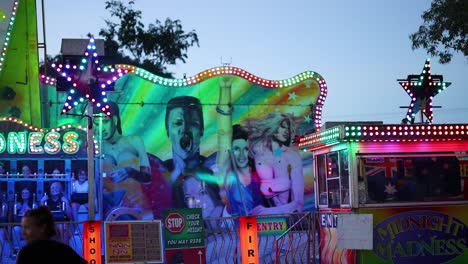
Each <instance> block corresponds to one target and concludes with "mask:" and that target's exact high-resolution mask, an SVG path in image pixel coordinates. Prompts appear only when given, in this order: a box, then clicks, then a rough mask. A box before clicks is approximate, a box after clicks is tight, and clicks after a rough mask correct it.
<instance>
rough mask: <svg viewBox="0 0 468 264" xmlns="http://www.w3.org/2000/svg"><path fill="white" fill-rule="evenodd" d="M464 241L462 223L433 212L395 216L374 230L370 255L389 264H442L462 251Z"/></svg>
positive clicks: (465, 233) (467, 235)
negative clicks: (372, 247)
mask: <svg viewBox="0 0 468 264" xmlns="http://www.w3.org/2000/svg"><path fill="white" fill-rule="evenodd" d="M467 240H468V228H467V225H466V224H465V223H463V221H461V220H460V219H458V218H456V217H453V216H451V215H448V214H445V213H442V212H436V211H425V210H424V211H409V212H404V213H400V214H396V215H393V216H391V217H389V218H387V219H385V220H383V221H381V222H380V223H378V224H376V226H375V227H374V253H375V254H376V255H377V256H379V257H380V258H381V259H383V260H384V261H392V262H393V263H416V262H417V263H425V262H426V263H445V262H448V261H450V260H453V259H455V258H457V257H459V256H461V255H463V254H464V253H465V252H466V250H467V245H468V241H467Z"/></svg>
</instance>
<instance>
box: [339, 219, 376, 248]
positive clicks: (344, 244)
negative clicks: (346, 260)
mask: <svg viewBox="0 0 468 264" xmlns="http://www.w3.org/2000/svg"><path fill="white" fill-rule="evenodd" d="M372 220H373V218H372V214H339V215H338V223H337V229H338V230H337V236H338V238H337V247H338V248H340V249H372V241H373V230H372Z"/></svg>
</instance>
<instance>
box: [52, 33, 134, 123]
mask: <svg viewBox="0 0 468 264" xmlns="http://www.w3.org/2000/svg"><path fill="white" fill-rule="evenodd" d="M52 67H53V68H55V69H56V70H57V72H58V74H59V77H57V88H62V89H67V90H68V95H67V99H66V101H65V104H64V106H63V108H62V114H65V113H67V112H68V111H70V110H71V109H72V108H73V107H75V106H77V105H78V104H80V103H82V102H84V101H87V100H88V101H90V102H91V103H92V104H93V105H94V106H96V107H97V108H99V109H100V110H101V111H102V112H104V113H105V114H107V115H110V112H109V106H108V104H107V92H109V91H113V90H114V84H115V81H116V80H117V79H118V78H120V77H122V76H123V75H124V74H125V73H127V72H128V70H125V69H117V70H116V69H114V68H111V67H102V66H99V60H98V54H97V52H96V44H95V42H94V38H93V37H91V38H90V39H89V42H88V45H87V47H86V51H85V52H84V57H83V58H82V59H81V61H80V65H78V66H77V65H69V64H66V65H63V64H58V65H56V64H52Z"/></svg>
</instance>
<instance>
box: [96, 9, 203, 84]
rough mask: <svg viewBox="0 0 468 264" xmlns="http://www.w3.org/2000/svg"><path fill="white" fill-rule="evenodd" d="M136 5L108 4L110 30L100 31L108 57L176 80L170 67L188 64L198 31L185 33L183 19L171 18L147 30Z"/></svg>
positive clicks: (108, 28)
mask: <svg viewBox="0 0 468 264" xmlns="http://www.w3.org/2000/svg"><path fill="white" fill-rule="evenodd" d="M134 3H135V2H134V1H129V2H128V5H125V4H124V3H122V1H120V0H111V1H106V10H109V12H110V14H111V19H108V20H105V22H106V24H107V28H106V29H101V30H100V32H99V35H100V36H101V37H103V38H104V41H105V50H106V57H107V56H109V57H112V58H113V61H114V62H115V63H126V64H132V65H135V66H138V67H141V68H143V69H145V70H147V71H149V72H152V73H154V74H157V75H159V76H164V77H172V74H171V73H170V72H168V71H167V66H168V65H175V64H176V63H177V62H178V61H181V62H183V63H185V60H186V59H187V50H188V48H190V47H192V46H194V45H197V46H198V44H199V43H198V36H197V34H196V33H195V30H192V31H190V32H185V31H184V29H183V28H182V24H181V22H180V21H179V20H171V19H169V18H166V21H165V22H164V23H162V22H161V21H159V20H157V19H156V21H155V23H154V24H153V23H150V24H149V25H148V27H147V28H145V25H144V24H143V23H142V22H141V11H139V10H134V9H133V5H134ZM112 18H114V19H115V20H116V21H114V20H112Z"/></svg>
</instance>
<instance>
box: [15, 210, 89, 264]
mask: <svg viewBox="0 0 468 264" xmlns="http://www.w3.org/2000/svg"><path fill="white" fill-rule="evenodd" d="M21 226H22V235H23V237H24V239H25V240H26V243H27V244H26V246H24V247H23V248H22V249H21V250H20V252H19V253H18V257H17V258H16V264H30V263H48V264H55V263H57V264H58V263H60V264H62V263H67V264H85V263H88V262H87V261H86V260H85V259H83V258H82V257H80V256H79V255H78V254H77V253H76V252H75V251H74V250H73V249H72V248H71V247H69V246H68V245H65V244H63V243H60V242H58V241H55V240H52V237H53V236H54V235H55V234H56V230H55V223H54V218H53V216H52V213H51V212H50V209H49V208H48V207H47V206H39V207H38V208H35V209H31V210H29V211H27V212H26V214H25V215H24V217H23V218H22V220H21Z"/></svg>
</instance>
